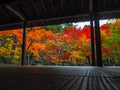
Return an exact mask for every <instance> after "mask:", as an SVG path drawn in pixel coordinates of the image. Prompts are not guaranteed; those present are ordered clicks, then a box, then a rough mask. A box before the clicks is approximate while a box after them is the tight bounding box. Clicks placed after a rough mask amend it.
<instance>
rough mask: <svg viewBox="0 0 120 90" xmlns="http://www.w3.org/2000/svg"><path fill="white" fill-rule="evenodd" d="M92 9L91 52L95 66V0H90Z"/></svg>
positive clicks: (90, 8)
mask: <svg viewBox="0 0 120 90" xmlns="http://www.w3.org/2000/svg"><path fill="white" fill-rule="evenodd" d="M89 11H90V29H91V52H92V66H95V40H94V36H95V35H94V33H95V32H94V26H93V21H94V18H93V0H90V1H89Z"/></svg>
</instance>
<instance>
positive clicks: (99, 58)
mask: <svg viewBox="0 0 120 90" xmlns="http://www.w3.org/2000/svg"><path fill="white" fill-rule="evenodd" d="M93 6H94V23H95V35H96V58H97V65H98V66H102V51H101V36H100V25H99V14H98V2H97V0H93Z"/></svg>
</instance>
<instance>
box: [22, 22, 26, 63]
mask: <svg viewBox="0 0 120 90" xmlns="http://www.w3.org/2000/svg"><path fill="white" fill-rule="evenodd" d="M26 30H27V26H26V22H24V27H23V43H22V61H21V65H24V64H25V58H26V53H25V49H26Z"/></svg>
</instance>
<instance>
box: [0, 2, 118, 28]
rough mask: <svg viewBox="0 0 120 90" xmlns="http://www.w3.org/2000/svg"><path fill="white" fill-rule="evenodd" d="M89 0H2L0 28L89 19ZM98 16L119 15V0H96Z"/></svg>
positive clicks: (109, 16) (111, 16)
mask: <svg viewBox="0 0 120 90" xmlns="http://www.w3.org/2000/svg"><path fill="white" fill-rule="evenodd" d="M90 1H91V0H9V2H8V1H7V0H3V1H0V30H5V29H14V28H21V27H23V22H24V21H26V22H27V26H28V27H31V26H38V25H52V24H60V23H69V22H78V21H88V20H90V16H89V13H90V8H89V7H90V3H89V2H90ZM96 1H97V4H98V13H99V16H100V19H108V18H119V17H120V0H96Z"/></svg>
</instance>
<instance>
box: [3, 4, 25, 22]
mask: <svg viewBox="0 0 120 90" xmlns="http://www.w3.org/2000/svg"><path fill="white" fill-rule="evenodd" d="M5 7H6V8H7V9H9V10H10V11H11V12H13V14H15V15H16V16H17V17H19V18H20V19H21V20H22V21H25V20H26V18H25V16H24V15H23V14H22V13H21V12H20V10H18V8H17V7H16V6H14V7H13V6H8V5H7V6H5Z"/></svg>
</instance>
